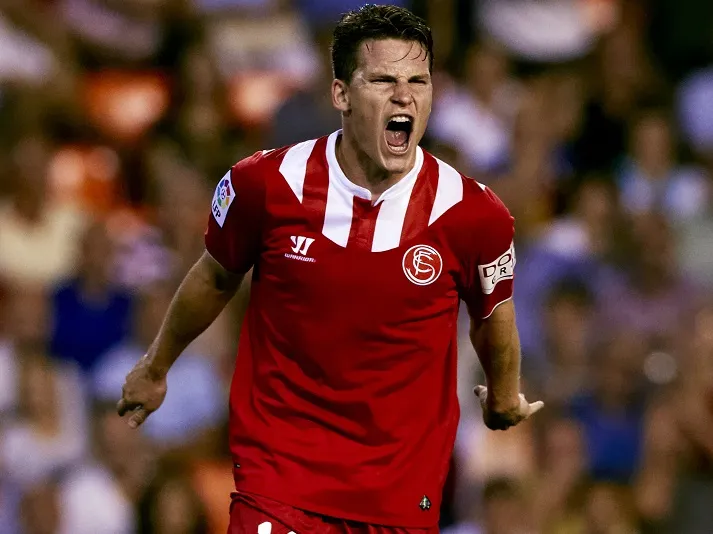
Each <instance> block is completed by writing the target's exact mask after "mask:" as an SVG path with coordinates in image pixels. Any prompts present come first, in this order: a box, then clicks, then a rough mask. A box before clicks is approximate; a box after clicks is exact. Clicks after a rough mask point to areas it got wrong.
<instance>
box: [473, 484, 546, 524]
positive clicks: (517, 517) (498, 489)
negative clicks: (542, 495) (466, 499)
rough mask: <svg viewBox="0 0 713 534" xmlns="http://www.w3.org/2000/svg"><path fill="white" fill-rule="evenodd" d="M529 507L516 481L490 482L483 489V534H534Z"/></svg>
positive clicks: (524, 494) (522, 490) (521, 488)
mask: <svg viewBox="0 0 713 534" xmlns="http://www.w3.org/2000/svg"><path fill="white" fill-rule="evenodd" d="M529 506H530V503H529V502H528V499H527V495H526V493H525V490H524V488H523V487H522V486H521V484H520V483H519V482H517V481H516V480H511V479H506V478H504V479H493V480H489V481H488V482H487V483H486V484H485V487H484V488H483V522H482V524H483V531H482V532H483V534H533V533H534V530H533V529H532V527H531V525H530V515H531V514H530V508H529Z"/></svg>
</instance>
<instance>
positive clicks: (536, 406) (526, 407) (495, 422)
mask: <svg viewBox="0 0 713 534" xmlns="http://www.w3.org/2000/svg"><path fill="white" fill-rule="evenodd" d="M473 392H474V393H475V394H476V395H477V396H478V399H479V400H480V405H481V406H482V408H483V421H484V422H485V426H487V427H488V428H489V429H490V430H507V429H508V428H510V427H511V426H515V425H517V424H518V423H520V422H522V421H524V420H525V419H528V418H529V417H530V416H531V415H532V414H534V413H536V412H539V411H540V410H541V409H542V407H543V406H544V405H545V403H544V402H542V401H536V402H532V403H530V402H527V399H525V395H523V394H520V396H519V399H520V404H519V406H517V407H515V408H513V409H510V410H506V411H495V410H493V409H492V408H491V407H490V404H489V403H488V388H486V387H485V386H475V388H474V389H473Z"/></svg>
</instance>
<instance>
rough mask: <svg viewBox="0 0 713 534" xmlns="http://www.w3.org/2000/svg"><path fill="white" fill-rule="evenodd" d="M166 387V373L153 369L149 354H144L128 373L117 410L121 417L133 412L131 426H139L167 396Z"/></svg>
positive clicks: (130, 419) (130, 418)
mask: <svg viewBox="0 0 713 534" xmlns="http://www.w3.org/2000/svg"><path fill="white" fill-rule="evenodd" d="M166 389H167V384H166V375H165V374H162V373H156V372H155V371H153V370H152V369H151V367H150V361H149V358H148V356H144V357H143V358H141V359H140V360H139V362H138V363H137V364H136V365H135V366H134V368H133V369H132V370H131V372H130V373H129V374H128V375H126V382H125V383H124V387H123V388H122V393H121V400H120V401H119V403H118V404H117V405H116V410H117V411H118V412H119V415H120V416H121V417H123V416H124V415H125V414H128V413H131V412H133V413H131V417H129V426H130V427H131V428H138V427H139V425H141V424H142V423H143V422H144V421H146V418H147V417H148V416H149V415H151V414H152V413H153V412H155V411H156V410H158V408H159V407H160V406H161V404H162V403H163V399H164V398H165V397H166Z"/></svg>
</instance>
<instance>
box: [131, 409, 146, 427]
mask: <svg viewBox="0 0 713 534" xmlns="http://www.w3.org/2000/svg"><path fill="white" fill-rule="evenodd" d="M148 416H149V411H148V410H146V409H145V408H139V409H137V410H136V412H134V414H133V415H132V416H131V417H130V418H129V426H130V427H131V428H138V427H139V426H140V425H141V424H143V422H144V421H146V418H147V417H148Z"/></svg>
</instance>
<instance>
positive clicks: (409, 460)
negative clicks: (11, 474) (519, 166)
mask: <svg viewBox="0 0 713 534" xmlns="http://www.w3.org/2000/svg"><path fill="white" fill-rule="evenodd" d="M432 45H433V41H432V37H431V31H430V29H429V28H428V27H427V26H426V25H425V23H424V22H423V21H422V20H421V19H419V18H418V17H416V16H414V15H413V14H411V13H410V12H409V11H407V10H405V9H401V8H397V7H394V6H373V5H370V6H366V7H364V8H362V9H360V10H358V11H354V12H351V13H348V14H346V15H345V16H344V17H343V18H342V19H341V20H340V22H339V23H338V24H337V26H336V29H335V31H334V41H333V46H332V60H333V69H334V80H333V82H332V86H331V95H332V102H333V104H334V107H335V108H336V109H337V110H339V111H340V112H341V116H342V129H341V130H339V131H336V132H334V133H332V134H331V135H329V136H326V137H322V138H320V139H316V140H310V141H305V142H302V143H299V144H296V145H294V146H290V147H285V148H278V149H274V150H264V151H261V152H258V153H256V154H254V155H252V156H250V157H248V158H247V159H244V160H242V161H240V162H239V163H237V164H236V165H235V166H233V167H232V168H231V169H230V170H229V171H228V172H227V173H226V175H225V176H224V177H223V178H222V179H221V180H220V182H219V183H218V186H217V188H216V190H215V195H214V197H213V202H212V206H211V213H210V216H209V223H208V229H207V231H206V238H205V242H206V252H205V253H204V254H203V256H202V257H201V258H200V259H199V260H198V262H197V263H196V264H195V266H194V267H193V268H192V269H191V270H190V272H189V273H188V275H187V276H186V278H185V280H184V281H183V283H182V284H181V286H180V288H179V289H178V291H177V293H176V295H175V297H174V300H173V302H172V304H171V307H170V309H169V311H168V313H167V315H166V317H165V320H164V323H163V326H162V328H161V330H160V332H159V334H158V335H157V338H156V340H155V342H154V343H153V345H152V346H151V348H150V350H149V351H148V354H146V355H145V356H144V357H143V358H142V359H141V361H139V362H138V363H137V365H136V367H135V368H134V369H133V370H132V371H131V372H130V373H129V375H128V376H127V378H126V384H125V385H124V388H123V396H122V399H121V400H120V401H119V405H118V411H119V414H120V415H124V414H130V418H129V424H130V425H131V426H132V427H137V426H138V425H140V424H141V423H142V422H143V421H144V420H145V419H146V418H147V417H148V415H149V414H151V413H152V412H153V411H155V410H156V409H157V408H158V407H159V406H160V405H161V402H162V401H163V398H164V395H165V393H166V387H167V386H166V375H167V373H168V370H169V368H170V367H171V365H172V364H173V362H174V361H175V360H176V358H178V356H179V355H180V354H181V352H182V351H183V350H184V349H185V347H186V346H187V345H188V343H190V342H191V341H192V340H193V339H194V338H195V337H196V336H197V335H198V334H199V333H200V332H202V331H203V330H204V329H205V328H206V327H207V326H208V325H209V324H210V323H211V322H212V321H213V320H214V319H215V318H216V316H217V315H218V314H219V312H220V311H221V310H222V309H223V307H224V306H225V305H226V303H227V302H228V301H229V300H230V299H231V297H232V296H233V295H234V293H235V291H236V288H237V287H238V286H239V285H240V283H241V281H242V279H243V276H244V274H245V273H247V272H248V271H249V270H250V269H251V268H252V269H253V274H252V291H251V297H250V304H249V307H248V311H247V314H246V318H245V322H244V324H243V329H242V332H241V336H240V346H239V349H238V356H237V362H236V368H235V373H234V376H233V382H232V387H231V394H230V447H231V451H232V455H233V462H234V469H233V472H234V478H235V486H236V493H234V494H233V499H232V504H231V526H230V534H289V533H291V532H293V533H296V534H305V533H310V532H317V533H335V534H336V533H361V532H363V533H383V534H387V533H389V534H397V533H401V534H406V533H435V532H438V526H437V525H438V510H439V507H440V504H441V491H442V487H443V484H444V481H445V479H446V474H447V469H448V464H449V458H450V456H451V452H452V449H453V443H454V439H455V434H456V427H457V425H458V417H459V407H458V399H457V397H456V346H457V344H456V322H457V321H456V319H457V316H458V306H459V302H460V300H463V301H464V302H465V303H466V305H467V307H468V310H469V312H470V316H471V317H472V328H471V339H472V341H473V344H474V346H475V348H476V350H477V353H478V356H479V358H480V360H481V362H482V365H483V368H484V370H485V375H486V380H487V388H486V387H484V386H477V387H476V389H475V393H476V395H477V396H478V397H479V399H480V402H481V404H482V407H483V410H484V418H485V424H486V425H487V426H488V427H490V428H492V429H506V428H508V427H510V426H512V425H516V424H517V423H519V422H520V421H522V420H523V419H526V418H528V417H529V416H530V415H532V414H533V413H534V412H535V411H537V410H538V409H540V408H541V407H542V403H540V402H536V403H532V404H529V403H528V402H527V401H526V400H525V398H524V397H523V396H522V395H521V394H520V389H519V373H520V353H519V350H520V349H519V338H518V333H517V328H516V324H515V313H514V310H513V304H512V301H511V297H512V291H513V288H512V286H513V274H514V273H513V270H514V267H515V253H514V249H513V233H514V229H513V219H512V217H511V216H510V214H509V212H508V211H507V209H506V208H505V206H504V205H503V204H502V203H501V202H500V201H499V200H498V198H497V197H496V196H495V195H494V194H493V192H492V191H490V190H489V189H488V188H487V187H485V186H483V185H481V184H479V183H478V182H476V181H474V180H472V179H469V178H467V177H464V176H463V175H461V174H460V173H459V172H458V171H456V170H455V169H454V168H452V167H451V166H449V165H448V164H446V163H444V162H443V161H440V160H438V159H436V158H435V157H433V156H432V155H430V154H429V153H427V152H426V151H425V150H422V149H421V148H420V147H419V146H418V144H419V141H420V140H421V138H422V137H423V134H424V131H425V129H426V123H427V121H428V117H429V114H430V111H431V101H432V85H431V69H432V64H433V51H432Z"/></svg>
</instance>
